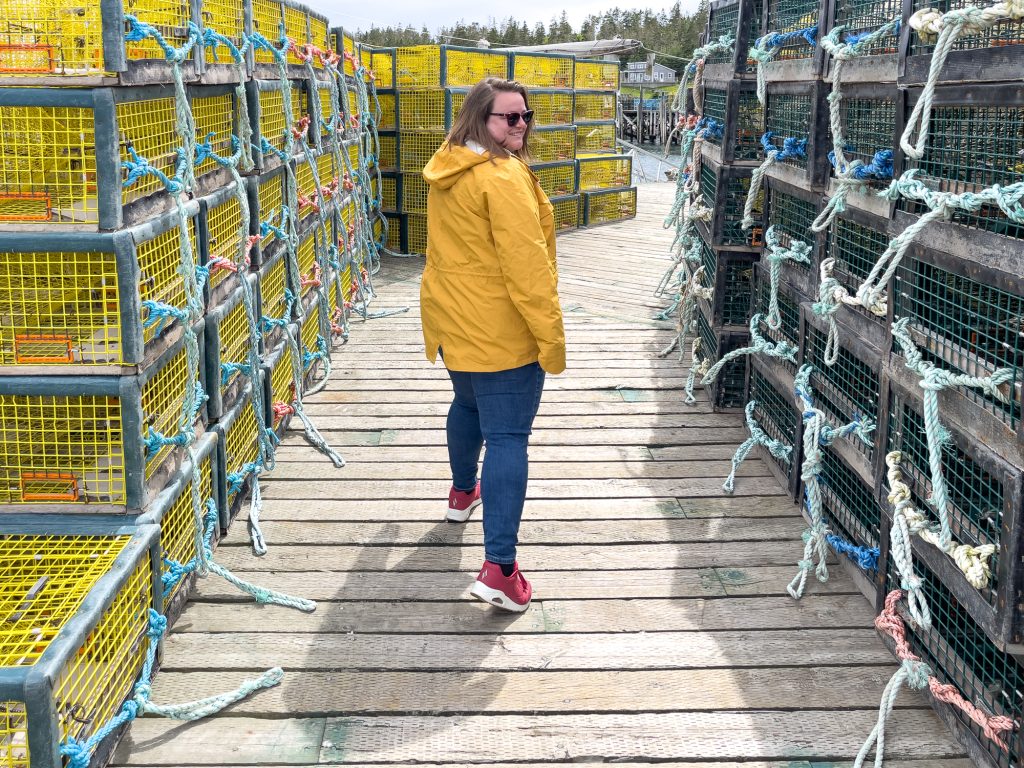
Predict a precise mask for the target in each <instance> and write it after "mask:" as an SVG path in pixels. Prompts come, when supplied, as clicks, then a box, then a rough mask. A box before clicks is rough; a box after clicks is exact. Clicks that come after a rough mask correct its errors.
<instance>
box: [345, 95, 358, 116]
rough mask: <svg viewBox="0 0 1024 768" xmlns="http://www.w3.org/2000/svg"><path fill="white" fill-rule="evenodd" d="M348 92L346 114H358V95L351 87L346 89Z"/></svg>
mask: <svg viewBox="0 0 1024 768" xmlns="http://www.w3.org/2000/svg"><path fill="white" fill-rule="evenodd" d="M346 93H347V94H348V96H347V99H348V115H349V117H358V116H359V95H358V94H357V93H356V92H355V91H354V90H352V89H350V88H349V89H346Z"/></svg>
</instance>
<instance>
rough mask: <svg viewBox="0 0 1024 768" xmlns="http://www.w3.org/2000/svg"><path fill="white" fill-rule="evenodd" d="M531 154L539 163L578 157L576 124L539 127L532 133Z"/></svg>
mask: <svg viewBox="0 0 1024 768" xmlns="http://www.w3.org/2000/svg"><path fill="white" fill-rule="evenodd" d="M529 141H530V154H531V155H532V156H533V159H534V161H535V162H537V163H555V162H558V161H560V160H573V159H575V158H576V126H574V125H567V126H563V127H560V128H538V129H536V130H535V131H532V132H531V133H530V139H529Z"/></svg>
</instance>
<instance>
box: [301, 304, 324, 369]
mask: <svg viewBox="0 0 1024 768" xmlns="http://www.w3.org/2000/svg"><path fill="white" fill-rule="evenodd" d="M319 336H320V318H319V313H318V312H317V308H316V306H315V305H314V307H313V308H312V309H311V310H310V311H309V312H308V313H307V314H306V317H305V319H303V321H302V325H301V326H300V327H299V340H300V341H301V342H302V352H303V354H306V353H309V354H314V353H315V352H316V351H317V338H318V337H319ZM306 368H308V366H305V365H304V366H303V369H304V370H305V369H306Z"/></svg>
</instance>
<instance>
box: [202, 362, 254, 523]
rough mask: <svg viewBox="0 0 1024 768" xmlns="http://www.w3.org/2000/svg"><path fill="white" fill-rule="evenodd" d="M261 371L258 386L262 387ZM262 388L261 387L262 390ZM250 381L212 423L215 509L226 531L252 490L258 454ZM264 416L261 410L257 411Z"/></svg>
mask: <svg viewBox="0 0 1024 768" xmlns="http://www.w3.org/2000/svg"><path fill="white" fill-rule="evenodd" d="M262 376H263V371H262V369H261V370H260V372H259V374H258V376H257V378H258V386H260V387H262V386H263V379H262ZM261 391H262V390H261ZM252 393H253V389H252V382H248V383H247V384H246V387H245V390H244V391H243V392H242V396H241V397H240V398H239V399H238V401H237V402H236V403H235V405H234V407H233V408H232V409H231V410H230V411H228V412H227V413H226V414H225V415H224V417H223V418H221V419H220V420H219V421H218V422H217V423H216V424H214V425H213V431H214V432H215V433H216V434H217V480H218V483H217V488H215V489H214V490H215V493H216V496H215V498H216V501H217V509H218V510H220V529H221V532H222V533H227V530H228V528H229V527H230V525H231V523H232V521H233V520H234V519H235V517H236V516H237V515H238V510H239V509H240V508H241V505H242V499H243V498H244V497H245V495H246V493H248V492H249V491H251V487H252V477H253V467H254V466H255V465H256V463H257V462H258V460H259V457H260V439H261V438H260V429H261V428H262V427H261V425H260V421H262V420H263V418H259V419H258V418H257V416H256V413H255V411H254V410H253V406H252ZM260 416H261V417H265V414H264V413H262V412H261V413H260Z"/></svg>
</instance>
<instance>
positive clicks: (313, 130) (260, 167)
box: [245, 79, 319, 173]
mask: <svg viewBox="0 0 1024 768" xmlns="http://www.w3.org/2000/svg"><path fill="white" fill-rule="evenodd" d="M286 82H287V83H288V87H287V88H284V87H283V85H282V83H281V81H280V80H250V81H249V82H248V83H246V86H245V87H246V93H247V99H248V101H249V123H250V125H251V126H252V144H253V152H252V159H253V162H254V163H255V164H256V170H257V171H259V172H260V173H264V172H266V171H269V170H272V169H274V168H276V167H277V166H278V165H279V164H280V163H281V162H282V159H281V157H280V154H279V153H283V152H285V151H286V148H287V146H288V139H289V137H291V135H292V131H293V130H294V129H295V128H296V126H297V125H298V123H299V121H300V120H302V118H304V117H306V116H308V115H309V114H310V109H309V98H310V84H309V81H308V80H305V79H291V80H288V81H286ZM285 99H288V101H289V102H290V104H291V111H292V119H293V121H294V122H293V124H292V125H288V121H287V115H286V113H285ZM318 130H319V126H314V125H310V127H309V130H308V133H307V134H306V143H307V144H308V145H309V146H310V147H313V146H315V144H316V136H317V131H318ZM301 154H302V140H301V139H293V140H292V155H293V156H295V155H301ZM288 159H291V158H288Z"/></svg>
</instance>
